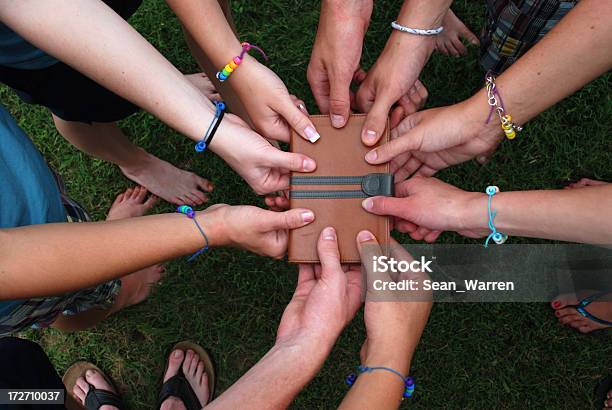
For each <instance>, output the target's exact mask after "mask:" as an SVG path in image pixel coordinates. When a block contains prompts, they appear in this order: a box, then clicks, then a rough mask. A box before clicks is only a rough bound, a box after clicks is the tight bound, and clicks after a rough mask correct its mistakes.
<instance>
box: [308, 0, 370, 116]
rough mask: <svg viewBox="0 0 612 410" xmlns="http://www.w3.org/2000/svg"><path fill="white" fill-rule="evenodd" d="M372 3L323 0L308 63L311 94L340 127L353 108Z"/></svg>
mask: <svg viewBox="0 0 612 410" xmlns="http://www.w3.org/2000/svg"><path fill="white" fill-rule="evenodd" d="M373 6H374V3H373V1H372V0H351V1H340V0H324V1H322V2H321V15H320V17H319V27H318V28H317V36H316V38H315V42H314V45H313V47H312V55H311V57H310V63H309V64H308V73H307V74H308V75H307V76H308V82H309V83H310V88H311V89H312V94H313V95H314V98H315V100H316V102H317V105H318V106H319V110H320V111H321V112H322V113H324V114H330V119H331V123H332V125H333V126H334V127H336V128H341V127H343V126H344V125H345V124H346V121H347V120H348V116H349V111H350V107H351V96H350V86H351V81H352V80H353V76H354V75H355V73H356V72H357V71H358V70H359V61H360V60H361V51H362V48H363V38H364V36H365V33H366V31H367V30H368V25H369V24H370V17H371V15H372V8H373Z"/></svg>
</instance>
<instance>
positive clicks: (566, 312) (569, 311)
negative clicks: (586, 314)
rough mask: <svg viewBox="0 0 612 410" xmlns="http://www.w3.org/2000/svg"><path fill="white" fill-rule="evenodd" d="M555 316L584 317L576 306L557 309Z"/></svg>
mask: <svg viewBox="0 0 612 410" xmlns="http://www.w3.org/2000/svg"><path fill="white" fill-rule="evenodd" d="M555 316H557V317H558V318H562V317H566V316H580V317H582V316H581V315H580V314H579V313H578V311H577V310H576V309H574V308H571V307H568V308H563V309H558V310H555Z"/></svg>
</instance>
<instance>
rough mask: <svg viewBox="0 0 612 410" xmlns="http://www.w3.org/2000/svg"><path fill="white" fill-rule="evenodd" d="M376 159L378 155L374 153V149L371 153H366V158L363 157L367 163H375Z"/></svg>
mask: <svg viewBox="0 0 612 410" xmlns="http://www.w3.org/2000/svg"><path fill="white" fill-rule="evenodd" d="M376 158H378V153H377V152H376V150H375V149H373V150H372V151H370V152H368V153H367V154H366V156H365V159H366V161H368V162H372V161H376Z"/></svg>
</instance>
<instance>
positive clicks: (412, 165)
mask: <svg viewBox="0 0 612 410" xmlns="http://www.w3.org/2000/svg"><path fill="white" fill-rule="evenodd" d="M421 168H423V163H422V162H421V160H419V159H418V158H416V157H411V158H410V159H409V160H408V161H407V162H406V164H405V165H404V166H403V167H402V168H401V169H398V170H397V172H396V173H395V182H396V183H398V182H401V181H404V180H405V179H406V178H408V177H410V176H411V175H412V174H414V173H415V172H416V171H417V170H419V169H421Z"/></svg>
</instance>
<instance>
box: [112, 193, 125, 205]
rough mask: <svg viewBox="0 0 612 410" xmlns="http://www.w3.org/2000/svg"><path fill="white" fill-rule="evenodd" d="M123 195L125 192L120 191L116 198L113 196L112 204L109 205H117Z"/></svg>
mask: <svg viewBox="0 0 612 410" xmlns="http://www.w3.org/2000/svg"><path fill="white" fill-rule="evenodd" d="M124 196H125V193H124V192H122V193H120V194H119V195H117V198H115V201H114V202H113V204H112V205H111V208H112V207H113V206H116V205H119V204H120V203H121V202H123V197H124Z"/></svg>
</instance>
